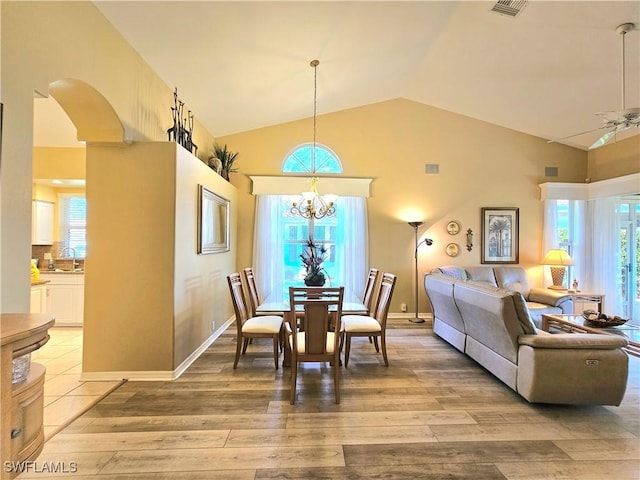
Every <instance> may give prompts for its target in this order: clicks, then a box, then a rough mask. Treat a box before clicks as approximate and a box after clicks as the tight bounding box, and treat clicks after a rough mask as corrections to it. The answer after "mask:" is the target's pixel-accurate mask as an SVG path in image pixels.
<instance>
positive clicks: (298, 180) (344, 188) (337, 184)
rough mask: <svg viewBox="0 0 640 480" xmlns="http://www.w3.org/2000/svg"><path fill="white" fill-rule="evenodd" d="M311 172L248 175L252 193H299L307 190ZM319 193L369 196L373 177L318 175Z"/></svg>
mask: <svg viewBox="0 0 640 480" xmlns="http://www.w3.org/2000/svg"><path fill="white" fill-rule="evenodd" d="M310 177H311V174H307V175H305V176H298V175H296V176H293V175H288V176H285V175H281V176H263V175H249V178H250V179H251V183H252V186H251V193H252V194H253V195H300V192H303V191H306V190H309V186H310ZM318 178H319V179H320V181H319V182H318V191H319V192H320V195H322V194H326V193H332V194H334V195H342V196H344V197H369V196H371V192H370V190H371V189H370V186H371V182H372V181H373V178H349V177H322V176H318Z"/></svg>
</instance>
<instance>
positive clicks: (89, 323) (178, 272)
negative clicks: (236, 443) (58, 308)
mask: <svg viewBox="0 0 640 480" xmlns="http://www.w3.org/2000/svg"><path fill="white" fill-rule="evenodd" d="M198 184H203V185H205V186H206V187H208V188H209V189H211V190H213V191H215V192H216V193H218V194H220V195H222V196H224V197H225V198H227V199H229V200H230V201H231V205H232V210H231V212H232V220H235V218H236V213H235V206H236V203H237V202H236V194H235V188H234V187H233V186H231V185H230V184H229V183H228V182H226V181H225V180H223V179H222V178H221V177H220V176H219V175H217V174H216V173H214V172H213V171H212V170H211V169H209V168H208V167H207V166H206V165H204V164H203V163H202V162H201V161H200V160H198V159H197V158H195V157H193V156H192V155H190V154H189V153H188V152H186V151H185V150H184V149H182V148H181V147H179V146H177V145H176V144H175V143H169V142H154V143H135V144H133V145H130V146H123V147H120V148H114V147H112V146H111V147H97V146H96V147H92V146H89V147H88V148H87V204H88V205H90V208H89V209H88V218H87V244H88V245H89V248H88V253H87V259H86V262H85V320H84V323H85V333H84V348H83V353H84V355H83V374H92V373H95V372H107V373H106V374H107V375H111V374H113V372H125V373H127V374H131V372H146V374H145V375H153V372H155V373H156V374H158V375H160V376H161V377H162V378H167V375H171V373H172V372H173V371H174V370H175V369H176V368H177V367H178V366H179V365H180V364H181V363H182V362H183V361H184V360H185V359H186V358H187V357H188V356H189V355H190V354H192V353H193V352H194V351H195V350H196V349H197V348H198V347H200V346H201V345H202V344H203V343H204V342H205V341H206V340H207V339H208V338H209V337H210V336H211V334H212V332H213V331H214V329H217V328H220V327H221V326H222V324H223V323H224V322H225V321H226V320H228V319H229V317H230V316H231V315H232V307H231V302H230V298H229V295H228V293H227V291H226V276H227V275H228V274H229V273H231V272H232V271H233V270H234V268H235V253H236V250H235V243H234V242H233V239H234V238H235V231H234V230H233V229H232V231H231V238H232V244H231V250H230V251H229V252H227V253H221V254H213V255H197V250H196V247H197V244H196V230H197V223H196V220H197V186H198ZM90 378H95V377H90Z"/></svg>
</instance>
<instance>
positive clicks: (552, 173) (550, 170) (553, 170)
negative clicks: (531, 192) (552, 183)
mask: <svg viewBox="0 0 640 480" xmlns="http://www.w3.org/2000/svg"><path fill="white" fill-rule="evenodd" d="M544 176H545V177H557V176H558V167H544Z"/></svg>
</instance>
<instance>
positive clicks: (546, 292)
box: [527, 287, 572, 312]
mask: <svg viewBox="0 0 640 480" xmlns="http://www.w3.org/2000/svg"><path fill="white" fill-rule="evenodd" d="M527 300H529V301H530V302H537V303H544V304H545V305H551V306H552V307H560V308H562V306H563V305H562V304H563V303H565V302H570V303H572V302H571V295H567V294H566V293H565V292H558V291H554V290H550V289H548V288H540V287H534V288H532V289H531V290H530V291H529V298H528V299H527ZM562 311H563V312H564V311H565V309H564V308H562Z"/></svg>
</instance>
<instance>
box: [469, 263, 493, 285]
mask: <svg viewBox="0 0 640 480" xmlns="http://www.w3.org/2000/svg"><path fill="white" fill-rule="evenodd" d="M465 270H466V271H467V278H468V279H469V280H474V281H476V282H483V283H488V284H489V285H493V286H494V287H497V286H498V284H497V283H496V277H495V276H494V274H493V268H491V267H466V268H465Z"/></svg>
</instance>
